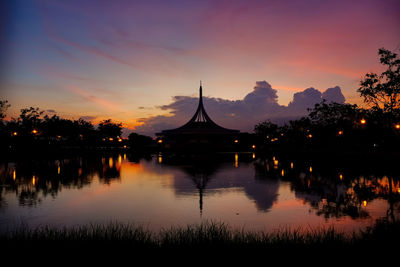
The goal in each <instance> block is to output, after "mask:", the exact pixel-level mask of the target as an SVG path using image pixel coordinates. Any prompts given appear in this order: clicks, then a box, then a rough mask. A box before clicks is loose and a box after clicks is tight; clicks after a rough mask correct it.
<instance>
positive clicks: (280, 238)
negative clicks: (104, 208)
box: [0, 221, 400, 250]
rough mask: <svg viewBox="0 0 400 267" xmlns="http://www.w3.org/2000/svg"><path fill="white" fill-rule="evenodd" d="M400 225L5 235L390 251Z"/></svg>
mask: <svg viewBox="0 0 400 267" xmlns="http://www.w3.org/2000/svg"><path fill="white" fill-rule="evenodd" d="M399 237H400V223H399V222H394V223H393V222H391V223H389V222H387V221H380V222H377V223H376V224H375V225H374V226H373V227H370V228H368V229H367V230H364V231H360V232H358V233H353V234H352V235H345V234H343V233H341V232H338V231H336V230H335V229H334V228H329V229H318V230H308V231H301V230H300V229H297V230H288V229H282V230H278V231H275V232H271V233H266V232H251V231H245V230H236V229H233V228H232V227H230V226H229V225H227V224H225V223H216V222H207V223H202V224H197V225H188V226H186V227H171V228H169V229H163V230H161V231H159V232H157V233H155V232H152V231H150V230H148V229H147V228H145V227H143V226H140V225H134V224H124V223H117V222H113V223H109V224H105V225H102V224H89V225H83V226H77V227H69V228H67V227H63V228H56V227H51V226H42V227H37V228H33V229H32V228H28V227H26V226H20V227H17V228H15V229H14V230H12V231H8V232H5V233H2V234H1V235H0V243H1V246H2V247H3V248H8V249H10V248H11V249H12V248H19V249H20V248H21V247H29V248H39V247H40V248H55V247H57V248H60V247H73V248H80V247H85V248H86V249H97V248H109V249H120V248H124V249H127V248H129V249H154V250H159V249H183V248H184V249H190V248H197V249H199V248H201V249H215V248H220V249H235V248H240V249H280V248H285V249H291V248H292V249H301V248H307V249H309V248H314V249H327V248H339V249H342V250H345V249H347V248H364V247H365V248H366V247H368V248H371V247H377V248H380V249H382V248H386V247H388V246H389V244H390V246H393V245H395V246H398V245H399V243H400V242H399V240H400V239H399Z"/></svg>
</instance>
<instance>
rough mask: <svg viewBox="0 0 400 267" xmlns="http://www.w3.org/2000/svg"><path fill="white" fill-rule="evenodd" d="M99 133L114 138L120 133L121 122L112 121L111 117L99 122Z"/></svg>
mask: <svg viewBox="0 0 400 267" xmlns="http://www.w3.org/2000/svg"><path fill="white" fill-rule="evenodd" d="M99 131H100V134H101V135H102V136H103V137H105V138H116V137H119V136H120V135H121V133H122V123H114V122H112V121H111V119H108V120H104V121H102V122H100V123H99Z"/></svg>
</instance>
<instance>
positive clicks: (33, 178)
mask: <svg viewBox="0 0 400 267" xmlns="http://www.w3.org/2000/svg"><path fill="white" fill-rule="evenodd" d="M35 183H36V177H35V175H34V176H33V177H32V184H33V185H35Z"/></svg>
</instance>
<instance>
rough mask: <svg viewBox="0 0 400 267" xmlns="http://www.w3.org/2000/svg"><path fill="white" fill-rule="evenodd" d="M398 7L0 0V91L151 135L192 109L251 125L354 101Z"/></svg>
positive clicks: (374, 0)
mask: <svg viewBox="0 0 400 267" xmlns="http://www.w3.org/2000/svg"><path fill="white" fill-rule="evenodd" d="M398 14H400V0H363V1H358V0H354V1H347V0H346V1H344V0H335V1H330V0H326V1H320V0H279V1H278V0H275V1H273V0H263V1H261V0H260V1H256V0H245V1H235V0H229V1H218V0H212V1H211V0H202V1H191V0H169V1H161V0H160V1H153V0H146V1H134V0H129V1H128V0H126V1H125V0H115V1H106V0H104V1H103V0H96V1H94V0H91V1H89V0H79V1H78V0H68V1H66V0H65V1H60V0H10V1H8V0H4V1H1V3H0V23H1V24H0V25H1V27H0V92H1V96H0V98H1V99H6V100H8V102H9V104H11V107H10V108H9V110H8V118H10V117H17V116H18V114H19V110H20V109H21V108H26V107H30V106H35V107H40V108H41V109H42V110H46V112H47V113H48V114H50V115H51V114H57V115H59V116H61V117H65V118H71V119H78V118H84V119H86V120H89V121H91V122H93V123H95V124H96V123H98V122H99V121H101V120H104V119H108V118H111V119H113V120H114V121H118V122H122V123H123V125H124V127H125V128H126V129H127V130H128V131H133V130H134V131H137V132H140V133H145V134H154V132H156V131H160V130H162V129H163V127H164V128H165V127H167V128H168V127H175V126H179V125H180V124H182V123H184V122H186V121H187V120H189V119H190V118H191V116H192V115H193V113H194V112H195V110H196V105H197V100H196V97H197V96H198V88H199V83H200V80H201V81H202V83H203V95H204V96H205V107H206V110H207V111H208V113H209V115H210V116H211V118H213V119H214V120H215V121H216V122H217V123H219V124H221V125H222V126H226V127H231V128H232V127H235V126H236V128H239V129H240V130H251V128H252V127H253V126H252V125H254V123H257V122H259V121H260V120H265V119H272V120H274V119H275V120H279V119H280V120H281V121H282V120H285V119H288V118H292V117H293V116H300V115H303V114H305V112H306V108H307V107H309V106H310V105H311V106H312V105H313V104H314V103H315V102H316V101H320V100H321V99H322V98H325V97H328V98H330V99H331V100H332V101H334V100H335V101H336V100H337V101H339V102H347V103H356V104H362V103H361V100H360V98H359V95H358V93H357V91H356V90H357V88H358V85H359V82H360V80H361V79H362V78H363V77H364V75H365V74H366V73H368V72H381V71H382V69H381V66H380V64H379V57H378V53H377V52H378V49H379V48H381V47H385V48H387V49H389V50H391V51H399V49H400V16H399V15H398Z"/></svg>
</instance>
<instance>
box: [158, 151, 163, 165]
mask: <svg viewBox="0 0 400 267" xmlns="http://www.w3.org/2000/svg"><path fill="white" fill-rule="evenodd" d="M158 163H159V164H161V163H162V154H161V153H159V154H158Z"/></svg>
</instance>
